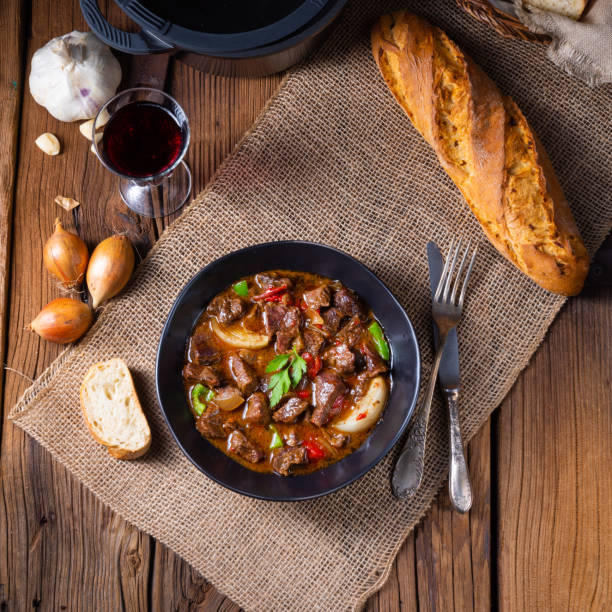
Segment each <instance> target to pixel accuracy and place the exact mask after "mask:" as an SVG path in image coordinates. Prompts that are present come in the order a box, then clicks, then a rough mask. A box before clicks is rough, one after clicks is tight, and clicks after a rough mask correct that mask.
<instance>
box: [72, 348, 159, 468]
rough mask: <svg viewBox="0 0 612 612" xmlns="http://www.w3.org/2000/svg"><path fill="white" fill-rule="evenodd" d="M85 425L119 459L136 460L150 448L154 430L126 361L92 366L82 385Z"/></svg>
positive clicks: (111, 361)
mask: <svg viewBox="0 0 612 612" xmlns="http://www.w3.org/2000/svg"><path fill="white" fill-rule="evenodd" d="M81 408H82V409H83V416H84V417H85V424H86V425H87V427H88V428H89V431H90V433H91V435H92V436H93V437H94V439H95V440H97V441H98V442H100V444H104V446H106V447H107V450H108V452H109V453H110V454H111V455H112V456H113V457H116V458H117V459H136V458H137V457H140V456H142V455H144V454H145V453H146V452H147V450H149V446H150V445H151V430H150V429H149V424H148V423H147V419H146V417H145V415H144V412H143V411H142V408H141V406H140V402H139V400H138V396H137V395H136V389H135V388H134V382H133V381H132V376H131V374H130V371H129V369H128V367H127V364H126V363H125V361H123V359H110V360H109V361H104V362H101V363H96V364H94V365H92V366H91V367H90V368H89V370H88V371H87V374H85V378H84V379H83V382H82V384H81Z"/></svg>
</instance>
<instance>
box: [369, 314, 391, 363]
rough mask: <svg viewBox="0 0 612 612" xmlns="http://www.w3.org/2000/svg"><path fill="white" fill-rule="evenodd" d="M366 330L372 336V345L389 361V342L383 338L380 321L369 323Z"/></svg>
mask: <svg viewBox="0 0 612 612" xmlns="http://www.w3.org/2000/svg"><path fill="white" fill-rule="evenodd" d="M368 331H369V332H370V335H371V336H372V340H374V345H375V346H376V350H377V351H378V354H379V355H380V356H381V357H382V358H383V359H384V360H385V361H389V357H390V355H391V353H390V351H389V344H388V343H387V340H386V339H385V334H384V332H383V330H382V327H381V326H380V323H379V322H378V321H374V322H372V323H370V326H369V327H368Z"/></svg>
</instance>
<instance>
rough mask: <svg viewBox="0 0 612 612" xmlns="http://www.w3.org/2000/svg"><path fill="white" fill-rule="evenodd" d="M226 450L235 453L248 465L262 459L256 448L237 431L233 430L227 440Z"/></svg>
mask: <svg viewBox="0 0 612 612" xmlns="http://www.w3.org/2000/svg"><path fill="white" fill-rule="evenodd" d="M227 450H228V451H229V452H230V453H236V454H237V455H240V456H241V457H242V458H243V459H246V460H247V461H249V462H250V463H257V462H259V461H261V460H262V459H263V458H264V453H263V452H262V451H261V449H259V448H257V446H255V444H253V442H251V441H250V440H249V439H248V438H247V437H246V436H245V435H244V434H243V433H242V432H241V431H240V430H239V429H234V431H232V433H231V434H230V435H229V438H228V439H227Z"/></svg>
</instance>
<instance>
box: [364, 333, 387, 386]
mask: <svg viewBox="0 0 612 612" xmlns="http://www.w3.org/2000/svg"><path fill="white" fill-rule="evenodd" d="M361 352H362V354H363V356H364V358H365V362H366V373H367V376H368V378H374V376H377V375H378V374H382V373H383V372H386V371H387V370H388V369H389V368H388V366H387V363H386V362H385V360H384V359H383V358H382V357H381V356H380V355H379V354H378V353H377V352H375V351H374V349H372V347H371V346H370V345H369V344H368V343H367V342H364V343H363V346H362V347H361Z"/></svg>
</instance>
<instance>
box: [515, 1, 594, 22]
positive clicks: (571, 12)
mask: <svg viewBox="0 0 612 612" xmlns="http://www.w3.org/2000/svg"><path fill="white" fill-rule="evenodd" d="M523 4H524V5H525V6H528V7H530V8H538V9H541V10H543V11H549V12H551V13H559V15H565V16H566V17H570V18H571V19H576V20H578V19H580V16H581V15H582V12H583V11H584V9H585V7H586V5H587V0H525V2H523Z"/></svg>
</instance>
